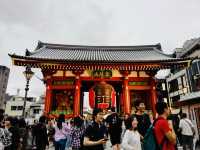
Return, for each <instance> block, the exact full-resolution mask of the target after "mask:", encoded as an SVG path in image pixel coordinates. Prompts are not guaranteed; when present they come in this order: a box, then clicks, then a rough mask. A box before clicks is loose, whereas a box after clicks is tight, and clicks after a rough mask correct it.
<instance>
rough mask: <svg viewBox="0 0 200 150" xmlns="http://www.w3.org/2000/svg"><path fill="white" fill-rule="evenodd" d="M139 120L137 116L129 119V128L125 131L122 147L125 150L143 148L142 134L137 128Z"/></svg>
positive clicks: (139, 149)
mask: <svg viewBox="0 0 200 150" xmlns="http://www.w3.org/2000/svg"><path fill="white" fill-rule="evenodd" d="M137 125H138V121H137V118H136V117H135V116H132V117H129V118H128V119H127V130H126V131H125V134H124V137H123V140H122V147H123V149H124V150H141V149H142V148H141V142H140V139H141V136H140V134H139V132H138V130H137Z"/></svg>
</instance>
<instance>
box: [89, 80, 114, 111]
mask: <svg viewBox="0 0 200 150" xmlns="http://www.w3.org/2000/svg"><path fill="white" fill-rule="evenodd" d="M115 97H116V93H115V91H114V88H113V87H112V86H111V85H110V84H107V83H106V82H104V81H101V82H100V83H98V84H96V85H95V86H94V87H92V88H91V89H90V90H89V104H90V107H91V108H95V107H97V108H102V109H106V108H111V107H115V105H116V104H115V101H116V98H115Z"/></svg>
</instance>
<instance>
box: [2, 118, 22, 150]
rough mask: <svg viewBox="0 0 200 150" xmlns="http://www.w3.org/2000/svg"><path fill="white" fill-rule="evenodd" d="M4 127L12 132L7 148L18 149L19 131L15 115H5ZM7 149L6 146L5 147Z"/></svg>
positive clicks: (10, 149) (9, 149)
mask: <svg viewBox="0 0 200 150" xmlns="http://www.w3.org/2000/svg"><path fill="white" fill-rule="evenodd" d="M5 128H6V129H8V130H9V131H10V133H11V134H12V136H11V139H12V144H11V147H10V148H8V150H18V149H19V148H20V133H19V127H18V119H17V118H16V117H7V118H6V119H5ZM5 150H7V148H5Z"/></svg>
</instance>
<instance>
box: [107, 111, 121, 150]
mask: <svg viewBox="0 0 200 150" xmlns="http://www.w3.org/2000/svg"><path fill="white" fill-rule="evenodd" d="M111 111H112V113H111V114H110V115H109V116H107V118H106V123H107V124H108V133H109V134H110V141H111V144H112V147H113V150H120V143H121V134H122V120H121V119H120V118H119V116H118V114H117V113H116V112H115V108H112V109H111Z"/></svg>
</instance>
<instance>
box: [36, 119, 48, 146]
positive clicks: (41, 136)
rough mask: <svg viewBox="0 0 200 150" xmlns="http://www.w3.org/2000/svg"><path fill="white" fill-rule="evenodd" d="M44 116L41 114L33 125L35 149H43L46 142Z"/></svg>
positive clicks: (46, 144)
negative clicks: (37, 121)
mask: <svg viewBox="0 0 200 150" xmlns="http://www.w3.org/2000/svg"><path fill="white" fill-rule="evenodd" d="M45 123H46V117H45V116H41V117H40V119H39V123H38V124H37V125H36V126H35V144H36V147H37V150H45V149H46V146H48V145H49V143H48V135H47V128H46V124H45Z"/></svg>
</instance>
